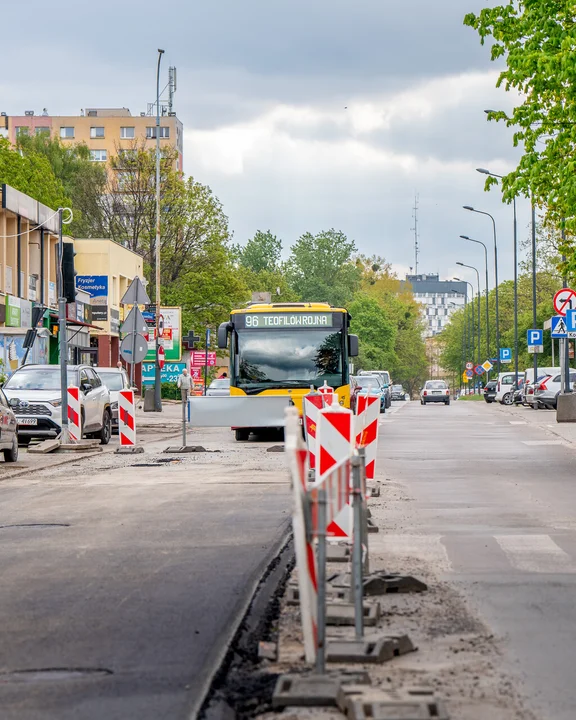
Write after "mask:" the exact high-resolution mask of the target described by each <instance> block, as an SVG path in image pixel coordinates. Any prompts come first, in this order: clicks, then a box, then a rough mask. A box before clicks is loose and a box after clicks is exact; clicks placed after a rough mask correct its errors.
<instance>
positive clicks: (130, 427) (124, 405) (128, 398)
mask: <svg viewBox="0 0 576 720" xmlns="http://www.w3.org/2000/svg"><path fill="white" fill-rule="evenodd" d="M118 434H119V436H120V448H119V449H120V450H125V451H126V450H127V451H134V450H135V449H136V405H135V403H134V391H133V390H120V392H119V393H118Z"/></svg>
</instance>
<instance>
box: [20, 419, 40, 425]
mask: <svg viewBox="0 0 576 720" xmlns="http://www.w3.org/2000/svg"><path fill="white" fill-rule="evenodd" d="M18 425H38V418H18Z"/></svg>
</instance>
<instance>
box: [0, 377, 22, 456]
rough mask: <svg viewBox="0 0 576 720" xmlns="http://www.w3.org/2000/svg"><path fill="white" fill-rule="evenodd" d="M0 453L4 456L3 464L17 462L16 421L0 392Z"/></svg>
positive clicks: (0, 391)
mask: <svg viewBox="0 0 576 720" xmlns="http://www.w3.org/2000/svg"><path fill="white" fill-rule="evenodd" d="M0 423H1V428H2V429H1V432H0V452H2V453H3V454H4V462H16V461H17V460H18V421H17V420H16V415H14V412H13V410H12V408H11V407H10V404H9V402H8V398H7V397H6V395H5V394H4V392H3V391H2V390H0Z"/></svg>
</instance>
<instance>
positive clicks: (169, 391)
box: [162, 383, 182, 400]
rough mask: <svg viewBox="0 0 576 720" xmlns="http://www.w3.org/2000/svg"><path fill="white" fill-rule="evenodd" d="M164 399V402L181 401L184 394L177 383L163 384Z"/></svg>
mask: <svg viewBox="0 0 576 720" xmlns="http://www.w3.org/2000/svg"><path fill="white" fill-rule="evenodd" d="M162 398H163V399H164V400H181V399H182V394H181V392H180V388H179V387H178V385H176V383H162Z"/></svg>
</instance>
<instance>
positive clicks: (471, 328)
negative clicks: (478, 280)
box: [452, 277, 476, 362]
mask: <svg viewBox="0 0 576 720" xmlns="http://www.w3.org/2000/svg"><path fill="white" fill-rule="evenodd" d="M452 279H453V280H456V282H465V283H466V285H470V290H471V294H470V297H471V298H472V299H473V298H474V286H473V285H472V283H469V282H468V280H462V279H460V278H458V277H455V278H452ZM464 312H465V313H466V318H467V323H468V331H467V332H468V339H467V351H468V349H469V350H470V356H471V360H472V361H473V360H474V356H475V354H476V352H475V348H474V306H472V311H471V312H470V313H468V289H466V298H465V299H464ZM468 361H469V358H468V357H467V358H466V362H468Z"/></svg>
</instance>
